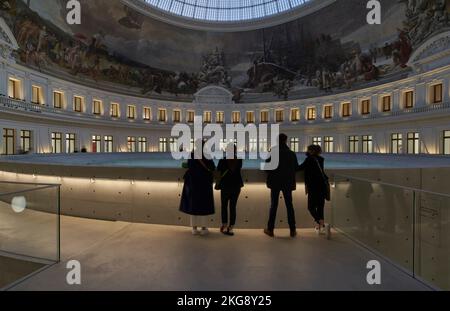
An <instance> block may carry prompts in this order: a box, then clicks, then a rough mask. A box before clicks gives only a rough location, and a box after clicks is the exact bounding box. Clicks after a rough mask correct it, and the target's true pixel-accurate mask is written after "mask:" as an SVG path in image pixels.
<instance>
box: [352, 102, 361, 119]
mask: <svg viewBox="0 0 450 311" xmlns="http://www.w3.org/2000/svg"><path fill="white" fill-rule="evenodd" d="M351 103H352V118H357V117H358V115H359V105H360V100H359V98H353V99H352V102H351Z"/></svg>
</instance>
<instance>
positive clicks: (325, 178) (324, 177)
mask: <svg viewBox="0 0 450 311" xmlns="http://www.w3.org/2000/svg"><path fill="white" fill-rule="evenodd" d="M314 160H315V161H316V163H317V166H318V167H319V171H320V173H321V174H322V178H323V180H324V181H327V180H328V178H327V177H326V176H325V173H324V172H323V169H322V166H320V163H319V161H318V160H317V158H314Z"/></svg>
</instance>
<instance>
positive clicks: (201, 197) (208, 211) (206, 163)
mask: <svg viewBox="0 0 450 311" xmlns="http://www.w3.org/2000/svg"><path fill="white" fill-rule="evenodd" d="M215 169H216V166H215V164H214V161H212V160H208V159H207V158H206V157H205V156H204V155H203V159H201V160H200V159H198V160H197V159H194V154H192V156H191V159H190V160H188V170H187V172H186V174H185V175H184V187H183V194H182V196H181V202H180V211H181V212H183V213H186V214H188V215H191V226H192V234H194V235H198V234H201V235H206V234H208V227H207V223H208V217H207V216H209V215H214V213H215V209H214V193H213V172H214V170H215ZM199 227H200V228H201V231H199V230H198V228H199Z"/></svg>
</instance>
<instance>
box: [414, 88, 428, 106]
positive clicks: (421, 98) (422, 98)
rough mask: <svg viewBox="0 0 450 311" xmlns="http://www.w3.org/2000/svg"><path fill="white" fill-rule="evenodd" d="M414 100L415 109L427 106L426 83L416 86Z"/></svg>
mask: <svg viewBox="0 0 450 311" xmlns="http://www.w3.org/2000/svg"><path fill="white" fill-rule="evenodd" d="M415 99H416V102H415V107H425V106H426V105H427V104H428V98H427V85H426V83H417V84H416V92H415Z"/></svg>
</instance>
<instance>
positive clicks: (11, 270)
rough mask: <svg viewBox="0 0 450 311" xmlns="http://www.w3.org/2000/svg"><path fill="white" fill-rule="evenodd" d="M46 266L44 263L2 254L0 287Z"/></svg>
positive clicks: (0, 258)
mask: <svg viewBox="0 0 450 311" xmlns="http://www.w3.org/2000/svg"><path fill="white" fill-rule="evenodd" d="M42 267H44V265H43V264H39V263H35V262H29V261H23V260H19V259H14V258H9V257H4V256H0V289H1V288H5V287H8V285H11V284H12V283H14V282H16V281H18V280H20V279H22V278H24V277H26V276H27V275H30V274H31V273H33V272H36V271H37V270H39V269H41V268H42Z"/></svg>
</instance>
